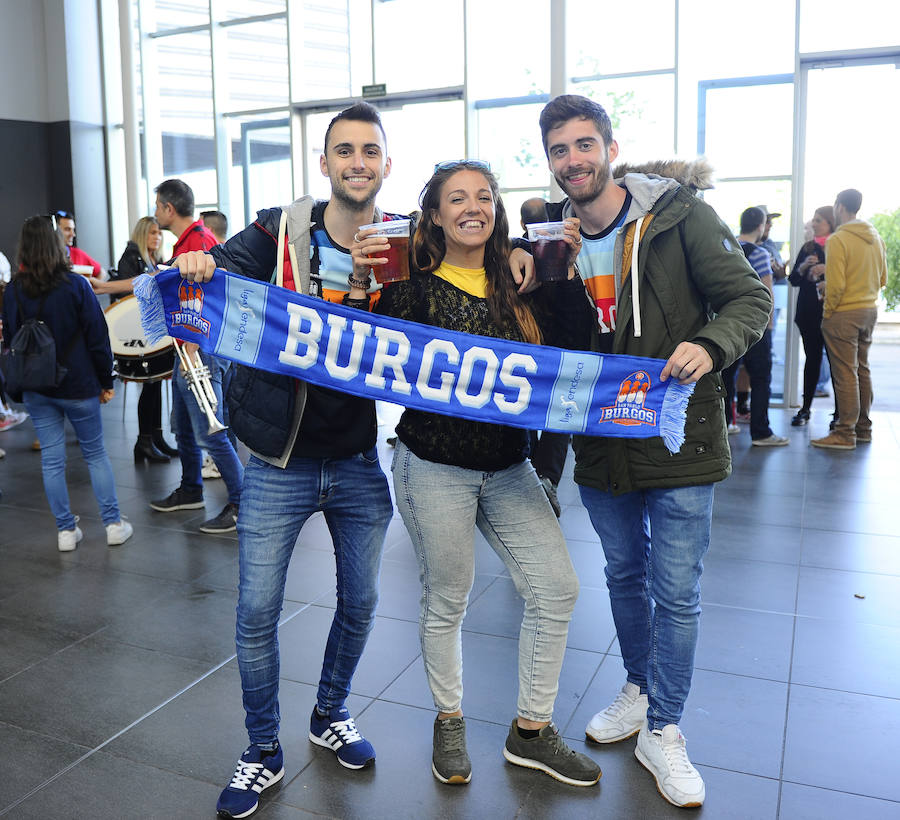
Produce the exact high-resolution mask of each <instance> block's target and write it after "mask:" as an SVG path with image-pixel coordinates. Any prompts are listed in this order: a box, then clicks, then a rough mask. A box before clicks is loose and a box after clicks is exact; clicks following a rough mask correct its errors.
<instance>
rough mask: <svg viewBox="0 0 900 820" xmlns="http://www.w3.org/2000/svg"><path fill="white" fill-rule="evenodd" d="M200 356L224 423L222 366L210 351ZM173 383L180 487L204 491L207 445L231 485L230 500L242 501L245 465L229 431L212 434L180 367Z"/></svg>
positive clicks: (173, 378)
mask: <svg viewBox="0 0 900 820" xmlns="http://www.w3.org/2000/svg"><path fill="white" fill-rule="evenodd" d="M200 358H201V359H202V361H203V363H204V364H205V365H206V366H207V367H208V368H209V379H210V382H211V383H212V387H213V391H214V393H215V396H216V400H217V401H218V402H219V404H218V407H217V408H216V418H217V419H218V421H219V422H222V407H223V402H222V365H221V363H220V362H219V360H218V359H217V358H216V357H215V356H210V355H209V354H207V353H201V354H200ZM172 385H173V389H172V429H173V430H174V431H175V440H176V441H177V442H178V455H179V457H180V458H181V486H182V487H184V488H185V489H192V490H200V491H202V490H203V476H202V474H201V471H202V470H203V452H202V451H201V449H200V448H201V447H205V448H206V449H207V450H209V454H210V456H212V460H213V461H214V462H215V463H216V467H218V468H219V472H220V473H221V474H222V480H223V481H224V482H225V486H226V487H227V488H228V501H229V503H231V504H240V501H241V484H242V483H243V480H244V468H243V466H242V465H241V461H240V459H239V458H238V456H237V453H236V452H235V450H234V447H233V446H232V444H231V441H230V439H229V438H228V434H227V432H226V431H225V430H222V431H220V432H218V433H213V434H212V435H209V432H208V431H209V421H208V420H207V418H206V414H205V413H204V412H203V411H202V410H201V409H200V405H199V404H198V403H197V400H196V399H195V398H194V394H193V393H192V392H191V390H190V388H189V387H188V386H187V382H186V381H185V380H184V376H183V375H182V373H181V369H180V368H179V367H176V368H175V373H174V374H173V376H172Z"/></svg>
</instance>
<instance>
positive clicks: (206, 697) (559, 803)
mask: <svg viewBox="0 0 900 820" xmlns="http://www.w3.org/2000/svg"><path fill="white" fill-rule="evenodd" d="M897 352H900V349H894V350H889V351H888V353H889V354H890V355H891V356H892V357H893V356H894V355H895V353H897ZM893 361H896V359H893ZM893 372H895V373H896V369H894V370H893ZM135 399H136V390H135V389H134V388H131V389H130V390H129V395H128V397H127V405H128V406H127V408H126V410H127V414H126V415H127V420H126V421H125V422H123V420H122V404H121V402H122V398H121V396H119V397H117V398H116V400H115V401H114V402H113V403H112V404H111V405H109V406H107V407H106V408H105V409H104V423H105V426H106V438H107V443H108V449H109V452H110V456H111V458H112V460H113V464H114V469H115V472H116V478H117V482H118V488H119V494H120V501H121V506H122V509H123V511H124V512H125V514H126V515H128V516H129V517H130V519H131V520H132V522H133V523H134V525H135V536H134V538H133V539H132V540H131V541H129V542H128V543H127V544H125V545H124V546H122V547H119V548H114V549H111V548H108V547H106V545H105V543H104V541H103V538H102V534H103V531H102V527H101V525H100V522H99V520H98V516H97V510H96V504H95V503H94V501H93V497H92V493H91V490H90V485H89V483H88V476H87V471H86V470H85V468H84V465H83V463H82V461H81V459H80V458H79V454H78V450H77V446H76V445H75V444H74V437H73V436H72V434H71V433H70V441H71V442H73V443H72V445H71V446H70V447H69V455H70V465H69V486H70V489H71V495H72V502H73V509H75V510H76V511H77V512H79V513H80V514H81V516H82V521H81V526H82V529H83V530H84V533H85V539H84V541H83V542H82V544H81V545H80V546H79V548H78V550H77V551H76V552H74V553H71V554H65V555H64V554H60V553H59V552H58V551H57V549H56V540H55V532H54V528H53V524H52V520H51V519H50V516H49V513H48V511H47V505H46V501H45V498H44V494H43V488H42V485H41V477H40V457H39V455H38V454H36V453H32V452H30V450H29V445H30V443H31V440H32V438H33V431H32V429H31V426H30V423H27V424H25V425H22V426H20V427H18V428H16V429H14V430H11V431H9V432H6V433H4V434H3V435H2V436H0V446H2V447H4V448H5V449H6V450H7V457H6V458H5V459H4V460H2V461H0V488H2V490H3V493H4V495H3V498H2V501H0V577H2V582H0V647H2V649H0V773H2V776H0V815H2V816H8V817H15V818H41V819H42V820H47V819H48V818H50V820H55V818H87V817H90V818H149V817H159V818H163V817H166V818H169V817H183V818H204V817H210V818H211V817H213V816H214V814H215V811H214V806H215V801H216V797H217V795H218V793H219V790H220V789H221V788H222V786H223V785H224V784H225V783H226V782H227V780H228V778H229V777H230V774H231V772H232V769H233V765H234V761H235V759H236V757H237V755H238V754H239V753H240V752H241V750H242V749H243V747H244V745H245V742H246V739H245V734H244V730H243V712H242V709H241V700H240V684H239V679H238V674H237V669H236V666H235V663H234V660H233V652H234V649H233V637H232V636H233V629H234V623H233V622H234V605H235V600H236V580H237V541H236V540H235V538H233V537H215V536H203V535H199V534H198V533H197V532H196V526H197V524H198V523H199V522H200V521H201V520H202V519H203V517H204V515H206V514H213V513H215V512H217V511H218V510H219V508H220V507H221V505H222V504H223V503H224V501H225V496H224V488H223V487H222V486H221V482H209V483H207V489H206V499H207V509H206V510H205V511H202V510H193V511H186V512H183V513H173V514H168V515H162V514H158V513H153V512H152V511H151V510H149V508H148V507H147V504H146V502H147V499H148V498H149V497H151V496H155V495H164V494H166V493H167V492H169V491H170V490H171V489H172V488H174V487H175V486H176V484H177V481H178V477H179V467H178V465H177V463H172V464H170V465H161V466H154V467H152V468H141V469H136V468H135V467H134V465H133V463H132V460H131V452H130V449H131V445H132V443H133V439H134V435H135V423H134V421H133V420H132V419H133V418H134V403H135ZM820 404H821V406H820V407H816V408H815V409H814V416H813V422H812V424H811V426H810V427H809V428H800V429H792V428H791V427H790V426H789V418H790V411H787V410H773V412H772V417H773V426H775V428H776V431H777V432H785V431H786V432H787V434H788V435H790V438H791V446H790V447H787V448H781V449H776V450H762V449H758V448H752V447H750V446H749V435H748V434H747V432H746V431H742V433H741V434H740V435H738V436H734V437H733V438H732V447H733V451H734V461H735V472H734V475H733V477H732V478H730V479H729V480H728V481H726V482H724V483H723V484H722V485H720V487H719V488H718V490H717V496H716V508H715V522H714V533H713V536H714V537H713V545H712V548H711V550H710V553H709V556H708V559H707V561H706V573H705V576H704V590H703V595H704V601H705V604H704V614H703V620H702V634H701V639H700V646H699V648H698V653H697V670H696V673H695V676H694V684H693V690H692V692H691V696H690V699H689V701H688V704H687V710H686V714H685V717H684V720H683V729H684V733H685V735H686V736H687V738H688V741H689V747H688V748H689V750H690V753H691V756H692V759H693V760H694V762H695V763H696V764H697V765H698V767H699V769H700V770H701V771H702V773H703V775H704V778H705V779H706V782H707V793H708V798H707V803H706V805H705V806H704V807H703V808H702V809H701V810H699V811H697V812H696V816H703V817H706V818H740V820H749V818H760V819H761V820H771V819H772V818H786V820H796V819H797V818H817V820H820V819H821V818H839V817H840V818H843V817H847V816H852V817H854V818H855V820H865V819H867V818H897V817H900V779H898V777H897V763H896V761H897V760H898V759H900V731H898V729H900V691H898V685H897V681H898V679H900V526H898V524H897V498H898V495H897V487H898V479H900V466H898V465H900V412H885V411H881V412H876V414H875V425H876V426H875V443H874V444H872V445H871V446H867V447H860V448H859V449H858V450H857V451H855V452H849V453H832V452H822V451H817V450H814V449H812V448H810V447H808V446H807V440H808V439H809V437H810V435H818V434H821V433H822V432H823V430H824V429H825V428H826V426H827V420H828V417H827V415H826V413H827V409H828V408H827V404H828V402H827V401H822V402H820ZM389 430H390V426H389V425H387V426H385V427H382V428H381V431H380V432H381V434H380V437H379V449H380V452H381V455H382V461H383V463H384V465H385V468H386V469H387V468H388V466H389V461H390V453H391V450H390V448H389V447H387V445H386V444H385V441H384V438H385V436H386V435H387V434H388V433H389ZM571 466H572V465H571V462H570V463H569V465H568V469H567V473H566V476H565V478H564V480H563V484H562V486H561V492H560V495H561V498H562V500H563V503H564V505H565V506H564V511H563V515H562V518H561V524H562V527H563V530H564V532H565V534H566V536H567V538H568V540H569V545H570V549H571V552H572V555H573V560H574V562H575V564H576V567H577V569H578V572H579V576H580V578H581V583H582V591H581V597H580V600H579V602H578V606H577V609H576V612H575V618H574V621H573V623H572V628H571V631H570V635H569V648H568V651H567V653H566V658H565V664H564V667H563V674H562V679H561V683H560V692H559V697H558V700H557V707H556V715H555V719H556V721H557V723H558V725H559V726H560V728H561V730H562V731H563V732H564V734H565V735H566V736H567V737H568V738H569V739H570V740H571V743H572V744H573V745H574V746H575V747H576V748H578V749H580V750H582V751H586V752H587V754H589V755H591V756H592V757H594V758H595V759H596V760H597V761H598V762H599V763H600V764H601V766H602V767H603V771H604V775H603V779H602V780H601V783H600V785H599V786H598V787H596V788H593V789H573V788H569V787H566V786H563V785H561V784H559V783H557V782H556V781H553V780H551V779H550V778H548V777H546V776H543V775H540V774H537V773H534V772H530V771H526V770H522V769H518V768H515V767H512V766H509V765H507V764H505V763H504V761H503V759H502V757H501V755H500V749H501V747H502V744H503V741H504V738H505V734H506V727H507V726H508V721H509V720H510V719H511V718H512V716H513V711H514V704H515V688H516V673H515V658H516V641H515V636H516V633H517V623H518V617H519V615H518V613H519V612H520V611H521V609H520V605H519V604H518V602H517V599H516V596H515V593H514V590H513V587H512V584H511V583H510V581H509V579H508V577H507V576H506V574H505V572H504V570H503V567H502V564H501V563H500V562H499V561H498V559H497V558H496V557H495V556H494V555H493V554H492V553H491V552H490V551H489V550H488V548H487V547H486V545H485V544H484V542H483V541H480V540H479V543H478V569H477V579H476V583H475V588H474V591H473V594H472V603H471V609H470V612H469V616H468V618H467V621H466V624H465V627H466V634H465V640H464V654H465V663H464V666H465V679H466V698H465V708H466V711H467V714H468V716H469V719H468V723H469V748H470V753H471V755H472V759H473V764H474V769H475V773H474V777H473V780H472V783H471V785H470V786H468V787H465V788H458V787H457V788H450V787H446V786H441V785H440V784H438V783H437V782H436V781H435V780H434V778H433V777H432V775H431V772H430V760H429V756H430V752H431V721H432V719H433V713H432V710H431V702H430V696H429V693H428V690H427V687H426V684H425V679H424V674H423V671H422V661H421V657H420V654H419V647H418V637H417V625H416V615H417V606H418V603H417V602H418V592H419V583H418V577H417V570H416V566H415V561H414V559H413V556H412V554H411V549H410V545H409V540H408V538H407V536H406V533H405V530H404V528H403V525H402V522H400V520H399V518H395V520H394V522H393V523H392V526H391V529H390V532H389V536H388V541H387V545H386V553H385V560H384V567H383V573H382V601H381V605H380V608H379V615H378V620H377V625H376V627H375V630H374V632H373V634H372V637H371V640H370V644H369V647H368V649H367V652H366V654H365V656H364V658H363V661H362V664H361V666H360V669H359V671H358V673H357V675H356V678H355V681H354V684H355V685H354V693H353V695H352V696H351V699H350V704H349V705H350V708H351V710H352V711H353V712H354V714H355V715H356V717H357V718H358V722H359V725H360V726H361V728H362V729H363V731H364V732H365V733H366V735H367V736H368V737H369V738H370V739H371V740H372V741H373V742H374V744H375V746H376V748H377V750H378V763H377V765H376V766H375V767H374V768H373V769H371V770H366V771H362V772H356V773H354V772H348V771H346V770H344V769H342V768H341V767H339V766H338V765H337V763H336V761H335V760H334V758H333V756H332V755H331V754H330V753H329V752H326V751H324V750H322V749H319V748H316V747H313V746H311V744H310V743H309V741H308V740H307V739H306V729H307V718H308V714H309V710H310V709H311V707H312V704H313V698H314V692H315V684H316V681H317V679H318V673H319V667H320V664H321V654H322V647H323V645H324V641H325V636H326V633H327V629H328V626H329V622H330V617H331V609H332V607H333V606H334V592H333V583H334V564H333V559H332V557H331V553H330V549H331V548H330V542H329V540H328V538H327V533H326V531H325V528H324V522H323V521H322V520H321V518H319V517H317V518H314V519H312V520H311V521H310V522H309V523H308V525H307V527H306V528H305V529H304V531H303V533H302V534H301V536H300V540H299V542H298V547H297V550H296V552H295V556H294V559H293V563H292V567H291V572H290V576H289V579H288V587H287V598H288V600H287V601H286V604H285V609H284V614H283V618H284V623H283V626H282V629H281V645H282V655H283V665H282V676H283V681H282V689H281V705H282V715H283V732H282V736H281V740H282V743H283V745H284V747H285V751H286V767H287V774H286V777H285V779H284V782H283V783H282V784H281V785H280V786H279V787H276V788H274V789H272V790H271V791H270V792H267V793H266V794H265V798H264V800H263V802H262V806H261V809H260V811H259V813H258V815H257V816H259V817H260V818H268V820H276V819H277V820H282V819H284V820H287V818H291V820H299V818H304V817H307V818H312V817H336V818H479V819H480V818H485V817H491V818H497V819H498V820H500V818H552V817H560V818H563V817H564V818H567V819H568V818H580V817H585V818H586V817H597V816H602V817H608V818H665V817H676V816H684V815H683V814H682V813H681V812H679V811H678V810H676V809H674V808H672V807H670V806H668V804H666V803H665V802H663V800H662V799H661V798H660V797H659V796H658V794H657V793H656V789H655V787H654V784H653V782H652V779H651V777H650V775H649V774H648V773H647V772H646V771H645V770H644V769H643V768H642V767H641V766H640V765H639V764H638V763H637V762H636V761H635V759H634V757H633V745H634V744H633V741H626V742H624V743H621V744H617V745H614V746H611V747H596V746H592V747H587V746H586V745H585V743H584V734H583V730H584V726H585V724H586V723H587V721H588V720H589V718H590V716H591V715H592V714H593V712H594V711H596V710H597V709H599V708H601V707H602V706H603V705H605V704H606V703H607V702H608V701H609V700H610V699H611V697H612V696H613V694H614V692H615V691H616V690H617V688H618V687H619V686H620V685H621V683H622V679H623V677H624V675H623V671H622V666H621V661H620V658H619V656H618V654H617V653H618V644H617V642H616V639H615V630H614V628H613V625H612V619H611V616H610V613H609V603H608V598H607V593H606V589H605V586H604V582H603V559H602V553H601V551H600V548H599V545H598V543H597V539H596V537H595V536H594V533H593V531H592V529H591V527H590V524H589V522H588V519H587V515H586V514H585V512H584V510H583V508H582V507H581V505H580V503H579V500H578V493H577V489H576V487H575V485H574V483H573V482H572V478H571Z"/></svg>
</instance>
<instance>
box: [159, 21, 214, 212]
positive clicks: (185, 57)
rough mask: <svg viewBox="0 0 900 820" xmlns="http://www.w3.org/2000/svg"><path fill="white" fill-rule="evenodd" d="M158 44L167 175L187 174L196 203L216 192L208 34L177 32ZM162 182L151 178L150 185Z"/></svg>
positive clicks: (164, 170)
mask: <svg viewBox="0 0 900 820" xmlns="http://www.w3.org/2000/svg"><path fill="white" fill-rule="evenodd" d="M155 43H156V47H157V65H158V66H159V77H158V82H159V96H160V98H159V128H160V131H161V132H162V154H163V169H162V172H163V177H164V178H166V179H168V178H169V177H179V178H181V179H183V180H184V181H185V182H186V183H187V184H188V185H190V186H191V187H192V188H193V189H194V198H195V199H196V200H197V202H215V201H216V200H217V198H218V196H217V193H216V169H215V157H216V151H215V145H214V141H213V133H214V127H213V110H212V65H211V62H210V46H209V34H208V33H207V32H193V33H190V34H175V35H172V36H170V37H162V38H159V39H158V40H156V41H155ZM159 182H160V180H156V181H154V180H151V187H152V186H155V185H158V184H159Z"/></svg>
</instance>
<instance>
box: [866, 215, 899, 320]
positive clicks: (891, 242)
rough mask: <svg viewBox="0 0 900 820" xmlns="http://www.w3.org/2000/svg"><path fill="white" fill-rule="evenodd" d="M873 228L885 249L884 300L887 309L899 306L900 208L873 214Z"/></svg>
mask: <svg viewBox="0 0 900 820" xmlns="http://www.w3.org/2000/svg"><path fill="white" fill-rule="evenodd" d="M872 224H873V225H874V226H875V230H877V231H878V233H879V234H880V235H881V238H882V239H883V240H884V244H885V249H886V251H887V269H888V273H887V287H886V288H885V289H884V301H885V302H887V308H888V310H896V309H897V308H898V307H900V208H898V209H897V210H896V211H894V212H893V213H892V214H875V216H873V217H872Z"/></svg>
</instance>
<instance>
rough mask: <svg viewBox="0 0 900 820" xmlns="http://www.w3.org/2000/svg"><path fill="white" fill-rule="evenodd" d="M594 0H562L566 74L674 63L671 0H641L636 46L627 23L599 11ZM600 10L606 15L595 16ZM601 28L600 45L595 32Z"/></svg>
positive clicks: (617, 71)
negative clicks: (640, 24)
mask: <svg viewBox="0 0 900 820" xmlns="http://www.w3.org/2000/svg"><path fill="white" fill-rule="evenodd" d="M683 2H684V0H682V3H683ZM598 8H599V9H603V8H604V7H603V6H598V4H597V0H566V56H567V58H568V66H567V68H566V71H567V73H568V75H569V77H589V76H593V75H595V74H624V73H626V72H632V71H653V70H655V69H662V68H673V67H674V65H675V0H643V2H641V6H640V16H641V19H642V20H643V21H645V24H644V25H642V26H641V27H640V31H641V33H640V47H638V48H636V47H635V40H634V38H633V37H631V36H628V35H627V34H626V33H625V32H626V30H627V27H626V26H625V24H624V23H623V22H622V21H621V20H619V21H616V20H615V18H614V17H613V16H612V15H610V14H609V13H605V14H604V12H603V11H599V12H598ZM601 14H603V15H604V16H605V18H606V19H604V20H598V17H599V16H600V15H601ZM604 29H605V31H604V32H603V33H604V36H603V37H602V45H600V42H601V40H600V37H599V36H598V33H599V32H600V31H603V30H604Z"/></svg>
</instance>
